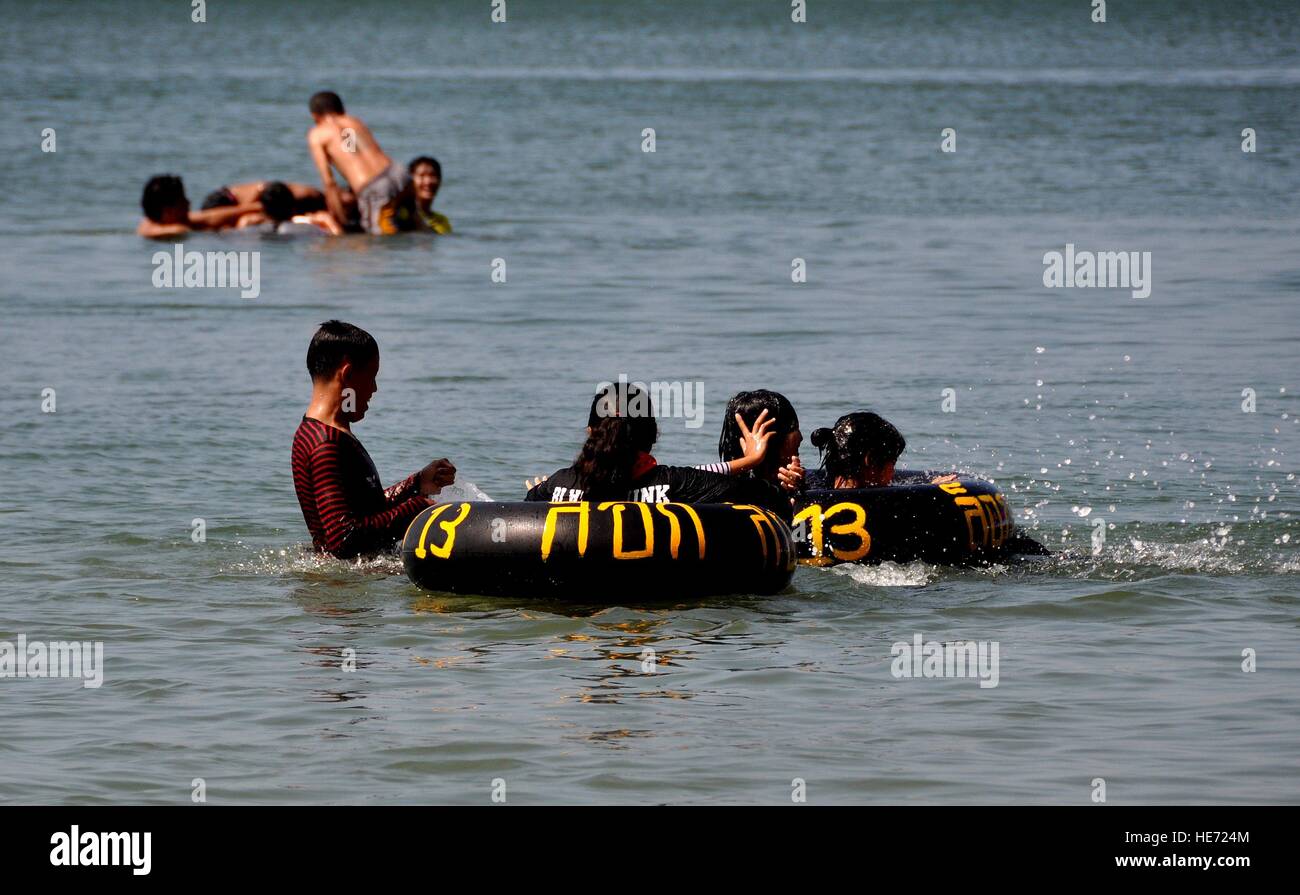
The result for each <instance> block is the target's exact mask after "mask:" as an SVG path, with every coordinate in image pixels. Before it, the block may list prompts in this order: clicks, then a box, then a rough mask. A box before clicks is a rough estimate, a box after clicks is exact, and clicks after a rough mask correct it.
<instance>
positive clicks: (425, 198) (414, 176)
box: [411, 165, 442, 202]
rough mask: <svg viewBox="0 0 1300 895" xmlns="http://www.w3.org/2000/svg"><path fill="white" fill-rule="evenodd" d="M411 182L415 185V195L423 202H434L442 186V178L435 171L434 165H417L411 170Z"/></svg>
mask: <svg viewBox="0 0 1300 895" xmlns="http://www.w3.org/2000/svg"><path fill="white" fill-rule="evenodd" d="M411 182H412V183H413V184H414V186H415V197H416V198H417V199H419V200H420V201H421V202H432V201H433V197H434V196H436V195H438V188H439V187H440V186H442V178H441V177H439V176H438V175H437V174H435V173H434V171H433V165H416V166H415V170H414V171H412V172H411Z"/></svg>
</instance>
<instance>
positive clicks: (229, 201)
mask: <svg viewBox="0 0 1300 895" xmlns="http://www.w3.org/2000/svg"><path fill="white" fill-rule="evenodd" d="M272 183H279V184H282V185H283V186H285V187H287V188H288V190H289V192H290V193H291V194H292V195H293V201H294V214H307V213H309V212H312V211H320V210H321V209H323V208H324V207H325V194H324V193H322V192H321V191H320V190H318V189H316V188H315V187H314V186H308V185H307V184H305V183H292V182H289V181H280V180H255V181H253V182H251V183H232V184H230V185H229V186H223V187H219V188H217V189H215V190H213V191H212V192H210V193H208V195H207V197H206V198H204V200H203V210H204V211H207V210H208V209H211V208H228V207H229V206H231V205H247V204H249V203H251V202H258V201H260V198H259V197H260V196H261V195H262V190H264V189H266V187H267V186H268V185H269V184H272ZM351 195H352V194H351V193H345V194H344V196H345V199H344V205H346V204H347V198H348V197H351ZM354 201H355V200H354Z"/></svg>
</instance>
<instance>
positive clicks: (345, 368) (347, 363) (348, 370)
mask: <svg viewBox="0 0 1300 895" xmlns="http://www.w3.org/2000/svg"><path fill="white" fill-rule="evenodd" d="M351 375H352V361H351V360H349V359H348V358H346V357H345V358H343V362H342V363H341V364H339V368H338V369H337V370H335V371H334V378H335V379H337V380H338V381H339V382H347V381H348V377H350V376H351Z"/></svg>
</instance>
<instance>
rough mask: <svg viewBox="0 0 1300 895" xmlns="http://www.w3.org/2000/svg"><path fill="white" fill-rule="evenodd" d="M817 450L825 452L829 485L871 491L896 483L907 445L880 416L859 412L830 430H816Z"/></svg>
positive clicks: (842, 418)
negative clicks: (900, 458)
mask: <svg viewBox="0 0 1300 895" xmlns="http://www.w3.org/2000/svg"><path fill="white" fill-rule="evenodd" d="M812 443H813V446H814V447H816V448H817V449H818V450H820V451H821V452H822V469H824V470H825V471H826V480H827V484H828V485H830V486H831V487H836V485H837V483H844V484H847V485H848V487H857V488H870V487H875V486H878V485H888V484H889V483H890V482H892V481H893V480H894V464H895V463H897V462H898V457H899V455H900V454H902V453H903V449H904V448H906V447H907V441H906V440H905V439H904V438H903V435H902V433H900V432H899V431H898V430H897V429H896V428H894V426H893V425H892V424H891V423H890V422H889V421H888V420H886V419H884V418H883V417H881V416H880V415H879V414H875V413H869V412H867V411H859V412H857V413H848V414H845V415H844V416H842V417H840V418H839V419H838V420H836V421H835V425H834V427H832V428H830V429H814V430H813V433H812Z"/></svg>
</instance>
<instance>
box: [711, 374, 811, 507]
mask: <svg viewBox="0 0 1300 895" xmlns="http://www.w3.org/2000/svg"><path fill="white" fill-rule="evenodd" d="M760 418H763V419H769V418H770V419H771V421H772V435H771V438H772V444H773V447H772V449H771V450H768V451H767V452H766V454H765V455H764V457H763V459H762V461H761V462H760V463H758V464H756V465H755V466H754V467H753V468H752V469H749V470H747V471H746V472H745V473H744V474H745V475H747V476H750V477H752V478H757V479H761V480H763V481H766V482H770V483H772V484H773V485H776V486H778V487H780V488H781V489H782V490H784V491H785V492H787V494H791V495H792V494H794V493H795V492H798V491H802V490H803V487H804V481H803V477H804V468H803V464H802V463H801V462H800V461H799V445H800V444H802V443H803V433H802V432H800V431H799V415H798V414H797V413H795V412H794V405H793V404H791V403H790V401H789V399H788V398H786V396H785V395H783V394H781V393H780V392H774V391H770V390H768V389H765V388H760V389H755V390H754V391H749V392H738V393H737V394H736V395H735V396H734V397H732V399H731V400H730V401H728V402H727V411H726V413H724V414H723V416H722V434H721V436H719V438H718V456H719V457H721V458H722V459H723V460H728V461H732V462H735V461H736V459H737V458H739V457H742V456H744V454H745V450H746V447H745V428H746V426H747V425H749V426H753V425H755V421H757V420H758V419H760Z"/></svg>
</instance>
